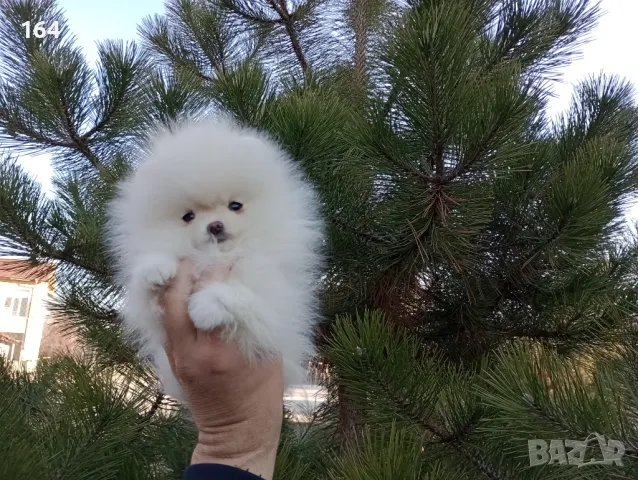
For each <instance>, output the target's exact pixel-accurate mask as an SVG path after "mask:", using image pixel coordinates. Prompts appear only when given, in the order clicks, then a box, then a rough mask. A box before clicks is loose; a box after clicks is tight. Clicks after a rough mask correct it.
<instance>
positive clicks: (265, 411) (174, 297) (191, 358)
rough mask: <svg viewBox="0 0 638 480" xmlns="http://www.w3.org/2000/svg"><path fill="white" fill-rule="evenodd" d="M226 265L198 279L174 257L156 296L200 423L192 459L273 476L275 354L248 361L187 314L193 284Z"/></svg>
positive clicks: (279, 404)
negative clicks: (172, 272) (173, 271)
mask: <svg viewBox="0 0 638 480" xmlns="http://www.w3.org/2000/svg"><path fill="white" fill-rule="evenodd" d="M228 271H229V268H225V269H224V268H222V269H220V268H218V269H216V270H213V271H209V272H206V274H205V275H204V276H203V277H201V278H199V279H196V278H195V275H194V269H193V267H192V265H191V264H190V263H189V262H187V261H183V262H182V263H181V264H180V266H179V269H178V272H177V275H176V277H175V278H174V279H173V280H172V281H171V282H170V283H169V285H168V286H167V287H166V288H165V289H164V291H163V292H162V296H161V304H162V307H163V311H164V326H165V328H166V333H167V343H166V346H165V349H166V354H167V356H168V358H169V361H170V364H171V368H172V370H173V373H174V375H175V377H176V378H177V380H178V381H179V383H180V384H181V386H182V390H183V391H184V393H185V395H186V398H187V404H188V407H189V409H190V411H191V414H192V416H193V420H194V422H195V425H196V426H197V429H198V431H199V435H198V441H197V445H196V447H195V450H194V452H193V456H192V459H191V463H221V464H225V465H231V466H235V467H239V468H242V469H244V470H248V471H250V472H251V473H254V474H256V475H261V476H262V477H263V478H265V479H271V478H272V475H273V471H274V466H275V457H276V453H277V446H278V444H279V435H280V431H281V423H282V417H283V390H284V382H283V369H282V363H281V361H280V359H264V360H263V361H261V362H260V363H258V364H255V365H249V364H248V363H247V362H246V361H245V359H244V357H243V356H242V355H241V353H240V352H239V349H238V348H237V346H236V345H232V344H228V343H226V342H225V341H224V340H222V339H221V338H220V336H219V333H218V332H215V331H213V332H206V331H202V330H197V329H196V328H195V327H194V325H193V322H192V320H191V319H190V317H189V316H188V297H189V296H190V294H191V292H193V291H195V290H197V288H198V287H199V285H201V283H203V282H210V281H219V280H223V279H224V278H225V277H226V276H227V275H228Z"/></svg>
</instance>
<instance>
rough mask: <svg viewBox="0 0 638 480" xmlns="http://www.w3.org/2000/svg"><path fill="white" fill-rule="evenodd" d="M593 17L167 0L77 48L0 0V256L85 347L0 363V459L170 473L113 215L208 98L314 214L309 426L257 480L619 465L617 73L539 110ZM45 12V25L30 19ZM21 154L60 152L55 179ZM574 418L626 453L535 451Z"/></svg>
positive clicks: (627, 166)
mask: <svg viewBox="0 0 638 480" xmlns="http://www.w3.org/2000/svg"><path fill="white" fill-rule="evenodd" d="M599 14H600V8H599V5H598V2H596V1H589V0H418V1H417V0H414V1H413V0H410V1H399V0H394V1H392V0H375V1H361V0H295V1H292V2H279V1H274V0H256V1H244V0H206V1H195V0H170V1H168V2H167V5H166V13H165V14H164V15H158V16H155V17H152V18H147V19H145V20H144V21H143V22H142V24H141V25H140V28H139V33H140V36H141V40H140V41H139V42H135V43H129V44H123V43H121V42H110V41H109V42H104V43H102V44H100V46H99V55H98V62H97V65H96V66H95V68H92V67H91V66H89V65H88V64H87V63H86V61H85V59H84V56H83V53H82V52H81V50H80V49H79V47H78V46H77V45H76V43H75V40H74V38H73V36H72V34H71V32H69V30H68V28H67V26H66V24H65V21H64V17H63V15H62V13H61V11H60V10H59V8H58V7H57V5H56V3H55V2H54V1H51V0H6V1H3V2H0V148H2V149H3V151H2V159H1V160H0V255H2V256H6V255H19V256H23V257H26V258H28V259H29V260H30V261H31V262H32V263H33V264H38V263H40V262H43V261H46V260H48V261H54V262H55V263H56V264H57V266H58V270H57V289H56V295H55V297H54V298H53V299H52V302H51V306H52V311H53V312H54V314H55V316H56V318H57V319H58V321H59V322H61V324H62V325H63V327H64V328H65V329H67V330H69V331H73V332H74V333H76V334H77V335H78V336H79V337H80V339H81V340H82V341H83V342H84V343H85V344H86V345H87V346H88V347H89V351H90V352H91V354H92V357H91V359H90V361H83V362H80V361H72V360H69V359H61V360H59V361H56V362H53V363H52V364H51V365H48V364H47V365H41V366H40V367H39V369H38V371H37V372H36V373H35V374H14V373H11V372H9V370H8V368H7V367H3V368H4V370H3V372H5V373H3V374H2V375H3V376H2V377H1V378H2V380H1V381H2V382H3V384H2V385H3V392H4V391H5V390H6V392H7V394H6V396H5V397H3V399H2V400H1V401H0V425H2V427H1V428H0V477H2V478H5V477H6V478H51V475H50V474H49V473H45V472H51V471H53V472H58V473H57V474H55V473H54V477H53V478H70V479H72V478H127V479H128V478H178V477H179V475H180V472H181V469H182V468H183V465H184V462H185V461H187V458H186V457H185V455H186V454H187V451H188V448H189V446H190V443H189V442H191V440H192V431H191V430H190V427H189V424H188V421H187V420H185V418H184V417H183V416H182V415H181V414H176V413H175V412H173V410H172V406H171V405H166V404H165V403H164V399H163V397H162V396H161V395H160V396H157V392H156V385H157V381H156V379H155V378H154V376H153V374H152V372H151V371H150V370H149V368H148V365H146V363H145V361H144V360H143V359H139V358H137V357H136V354H135V351H134V349H133V347H132V346H131V345H129V344H128V343H127V342H126V339H125V338H124V337H123V334H122V330H121V325H120V320H119V318H118V307H119V301H120V292H119V290H118V288H117V287H115V286H114V285H113V283H112V278H111V271H110V262H109V260H108V258H107V257H106V256H105V253H104V248H103V238H102V236H103V232H104V209H105V205H106V203H107V201H108V200H109V198H111V195H112V193H113V188H114V185H115V183H116V182H117V180H118V179H120V178H122V176H123V175H124V174H125V173H126V172H128V171H130V169H132V168H134V167H135V165H136V163H137V161H138V159H139V158H140V156H142V155H144V151H145V139H146V136H147V134H148V133H149V132H151V131H153V130H154V129H155V128H158V127H161V126H168V127H169V128H170V127H171V126H172V125H173V124H174V123H177V122H180V121H182V120H184V119H186V118H193V117H194V118H197V117H201V116H206V115H227V116H230V117H232V118H234V119H235V120H236V121H237V122H238V123H240V124H243V125H249V126H252V127H255V128H258V129H260V130H263V131H264V132H266V133H267V134H269V135H271V136H272V137H273V138H274V139H275V140H276V141H278V142H279V143H280V144H281V145H282V147H283V148H284V149H285V150H286V151H287V153H288V154H289V155H290V156H291V158H293V159H294V160H295V161H297V162H299V163H300V165H301V166H302V167H303V170H304V172H305V174H306V175H307V177H308V178H309V179H310V180H311V181H312V182H313V184H314V185H315V186H316V188H317V190H318V192H319V193H320V195H321V201H322V207H323V212H324V215H325V219H326V230H327V232H326V233H327V235H326V240H325V243H326V253H327V255H326V259H327V262H326V274H325V276H324V280H323V285H322V287H323V289H324V294H323V297H322V299H323V313H324V318H325V319H326V321H325V322H324V324H323V325H321V328H320V329H319V332H318V334H317V342H318V344H319V347H320V351H321V358H320V359H319V360H320V361H319V364H320V365H321V366H322V367H323V371H324V373H326V378H325V384H326V387H327V389H328V391H329V393H330V396H329V399H328V401H327V403H326V404H325V405H324V406H323V407H322V408H321V410H320V411H319V412H318V413H317V414H316V415H315V417H313V418H314V420H313V422H312V423H311V425H309V426H299V425H296V426H295V425H294V424H288V423H287V424H286V425H285V427H284V431H283V434H282V443H281V448H280V452H279V456H278V464H277V472H276V478H280V479H301V478H316V479H326V480H327V479H337V478H344V479H352V480H355V479H363V478H366V479H367V478H370V479H377V478H378V479H381V478H384V479H385V478H401V479H403V478H405V479H409V478H450V479H454V478H491V479H501V478H507V479H518V478H521V479H528V478H529V479H540V478H578V479H584V478H597V479H598V478H631V477H632V476H636V475H637V472H636V469H637V468H638V467H637V466H636V459H635V452H636V449H637V448H638V445H636V440H635V439H636V433H637V432H636V427H635V425H636V418H635V416H636V411H637V409H636V407H637V404H636V394H635V392H636V391H637V389H636V387H637V386H638V385H637V382H638V380H637V377H636V371H637V369H636V366H638V361H637V358H638V355H637V354H636V346H637V342H636V340H637V338H636V324H635V319H636V316H637V315H638V284H637V279H638V275H637V274H638V239H637V238H636V235H635V229H634V230H631V229H629V228H628V226H627V225H626V221H625V219H624V217H623V215H624V212H625V211H626V209H627V207H628V206H629V205H630V204H631V202H632V201H633V198H634V195H635V192H636V188H637V186H638V176H637V172H636V165H637V153H638V152H637V150H636V146H637V145H638V142H637V140H638V138H637V133H638V110H637V108H636V104H635V91H634V89H633V87H632V85H630V84H629V83H628V82H626V81H624V80H623V79H620V78H617V77H614V76H611V75H599V76H595V77H589V78H586V79H584V80H583V81H582V82H581V83H580V84H579V85H577V86H576V88H575V92H574V95H573V99H572V102H571V105H570V107H569V108H568V109H567V111H565V112H564V113H563V114H562V115H560V116H559V117H558V118H555V119H553V118H549V117H548V113H547V105H548V100H549V98H550V94H551V86H552V82H553V81H555V80H556V79H557V78H558V77H559V67H563V66H565V65H567V64H568V63H569V62H571V61H572V60H573V59H574V58H575V57H576V56H577V55H578V54H579V48H580V46H581V45H582V43H583V41H585V40H586V38H587V36H588V35H589V33H590V32H591V29H592V27H593V26H594V25H595V22H596V20H597V18H598V17H599ZM36 18H37V19H40V18H46V19H47V20H48V21H54V20H55V21H58V22H59V24H60V29H61V32H62V34H61V36H60V38H59V39H53V38H52V37H45V38H44V39H35V38H30V39H26V38H25V36H24V35H23V34H22V27H21V26H20V25H21V24H22V23H23V22H25V21H27V20H33V19H36ZM25 152H26V153H29V152H47V153H50V154H51V156H52V159H53V165H54V169H55V178H54V188H53V191H52V192H50V193H48V194H44V193H43V192H42V190H41V188H40V186H39V185H38V184H37V182H36V181H35V180H34V179H33V178H31V177H30V176H29V175H28V174H27V173H26V172H25V171H24V170H23V169H22V168H21V167H20V166H19V163H18V162H17V161H16V158H17V155H19V154H21V153H25ZM361 312H365V313H361ZM113 372H118V374H119V375H122V376H123V377H121V378H126V379H130V380H131V381H132V382H133V383H132V385H134V386H135V393H134V394H130V395H123V394H122V393H121V392H120V390H118V388H119V387H117V386H116V385H115V384H114V383H113V381H112V379H113V377H112V376H111V374H112V373H113ZM109 379H110V380H109ZM5 387H6V389H5ZM155 399H157V400H158V403H157V404H156V405H157V408H156V409H154V410H153V412H154V413H153V414H152V415H148V416H146V414H147V413H148V411H149V410H148V408H149V407H148V405H149V402H150V403H151V404H152V403H153V402H154V401H155ZM87 412H93V413H91V414H90V415H89V414H88V413H87ZM94 413H95V415H94ZM76 429H77V432H78V435H76V436H73V435H71V433H72V432H74V431H75V430H76ZM15 431H19V432H23V433H21V434H20V435H17V436H16V435H15V434H14V432H15ZM96 431H99V432H103V434H102V433H101V434H100V435H97V436H94V441H92V442H91V441H88V440H87V439H88V438H89V437H90V433H91V432H96ZM593 434H600V435H604V436H605V437H606V438H608V439H609V438H611V439H616V440H621V441H623V442H624V443H625V446H626V447H627V452H626V455H625V467H622V468H621V467H614V466H607V465H604V466H588V467H587V468H584V469H583V468H577V467H575V466H567V465H561V466H560V467H558V466H556V467H553V466H551V467H550V466H546V467H541V466H537V467H529V457H528V450H527V448H528V446H527V441H528V440H530V439H535V438H536V439H545V440H551V439H573V440H579V441H584V440H585V439H589V440H591V439H593V438H595V437H593V436H592V435H593ZM594 444H595V442H594V443H592V445H594ZM88 453H91V455H89V454H88ZM25 458H28V459H29V461H24V459H25ZM20 459H22V460H20ZM55 475H57V477H55Z"/></svg>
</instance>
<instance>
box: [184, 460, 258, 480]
mask: <svg viewBox="0 0 638 480" xmlns="http://www.w3.org/2000/svg"><path fill="white" fill-rule="evenodd" d="M261 478H262V477H258V476H257V475H254V474H252V473H250V472H247V471H245V470H240V469H239V468H235V467H229V466H228V465H220V464H217V463H196V464H194V465H190V466H189V467H188V468H187V469H186V472H185V474H184V480H259V479H261Z"/></svg>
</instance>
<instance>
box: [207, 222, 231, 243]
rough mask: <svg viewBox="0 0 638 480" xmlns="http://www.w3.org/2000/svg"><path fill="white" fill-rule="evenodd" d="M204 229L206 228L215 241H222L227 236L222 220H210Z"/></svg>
mask: <svg viewBox="0 0 638 480" xmlns="http://www.w3.org/2000/svg"><path fill="white" fill-rule="evenodd" d="M206 230H208V233H209V234H210V235H211V236H212V237H214V238H215V240H217V242H223V241H224V240H226V238H228V236H227V235H226V231H225V230H224V224H223V223H222V222H219V221H215V222H211V223H209V224H208V227H206Z"/></svg>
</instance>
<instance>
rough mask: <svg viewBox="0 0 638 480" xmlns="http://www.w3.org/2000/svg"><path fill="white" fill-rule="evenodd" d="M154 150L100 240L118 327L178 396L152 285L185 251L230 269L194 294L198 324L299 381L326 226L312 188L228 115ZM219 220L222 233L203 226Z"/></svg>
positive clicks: (123, 189) (267, 143)
mask: <svg viewBox="0 0 638 480" xmlns="http://www.w3.org/2000/svg"><path fill="white" fill-rule="evenodd" d="M150 146H151V148H150V154H149V155H148V157H147V158H146V160H145V161H143V162H142V163H141V164H140V165H139V167H138V169H137V170H136V171H135V173H134V174H133V175H131V177H130V178H128V179H127V180H126V181H124V182H123V183H122V184H121V186H120V190H119V194H118V195H117V197H116V198H115V200H114V201H113V202H112V204H111V209H110V222H109V229H108V231H107V239H109V245H110V249H111V251H112V253H113V257H114V259H115V260H116V262H117V264H116V267H117V268H116V271H117V272H118V276H119V280H120V282H121V283H122V285H123V286H124V287H125V292H126V297H125V302H124V307H123V318H124V323H125V325H126V327H127V328H128V330H129V331H130V332H131V333H132V334H133V335H134V337H135V339H136V340H137V341H138V343H139V345H140V346H141V349H142V351H143V353H144V354H147V355H150V356H151V357H152V359H153V360H154V363H155V365H156V367H157V369H158V373H159V376H160V378H162V380H163V382H164V387H165V390H166V391H167V393H169V394H170V395H173V396H175V397H178V398H181V397H182V394H181V392H180V389H179V385H178V383H177V382H176V380H175V378H174V377H173V375H172V373H171V370H170V366H169V364H168V360H167V358H166V355H165V353H164V350H163V348H162V345H163V344H164V341H165V332H164V329H163V327H162V325H161V318H160V317H161V309H160V307H159V304H158V294H159V288H158V286H161V285H164V284H165V283H166V282H167V281H169V280H170V279H171V278H172V277H173V276H174V275H175V273H176V269H177V265H178V262H179V260H180V259H182V258H192V259H194V260H195V263H196V265H198V267H199V268H200V269H204V268H207V267H211V266H215V265H218V266H222V267H223V266H230V267H231V269H230V274H229V276H228V279H227V280H225V281H221V282H214V283H210V284H207V285H206V286H204V288H203V289H201V290H199V291H197V292H195V293H193V294H192V295H191V297H190V299H189V304H188V307H189V313H190V316H191V318H192V320H193V322H194V324H195V326H196V327H197V328H199V329H204V330H211V329H214V328H216V327H222V331H223V334H224V335H225V336H226V337H227V338H228V340H231V341H235V342H237V343H238V344H239V346H240V347H241V350H242V352H243V353H244V354H245V355H246V357H247V358H248V359H250V360H254V359H256V358H258V357H259V356H260V355H262V354H268V353H274V352H279V353H281V355H282V357H283V362H284V371H285V377H286V383H287V385H290V384H293V383H297V382H300V381H302V380H303V378H304V372H305V370H304V367H303V365H304V362H307V360H308V359H309V358H310V357H311V356H312V354H313V348H312V342H311V339H310V334H311V330H312V328H313V326H314V323H315V320H316V308H315V306H316V296H315V292H314V290H315V288H316V284H317V280H318V270H319V267H320V254H319V249H320V244H321V234H322V231H323V228H322V225H321V222H320V219H319V214H318V208H317V205H318V203H317V200H316V196H315V194H314V192H313V190H312V188H311V187H310V186H309V185H308V184H307V183H306V182H305V181H304V180H303V179H302V175H301V173H300V172H299V171H298V169H297V168H296V166H295V165H294V164H293V163H292V162H291V160H290V159H289V158H288V157H287V156H286V155H285V154H284V152H283V151H282V150H281V149H280V148H279V147H278V146H277V145H276V144H275V143H273V142H272V141H271V140H269V139H268V138H266V137H265V136H263V135H261V134H259V133H258V132H256V131H253V130H249V129H243V128H239V127H237V126H234V125H232V124H230V123H228V122H226V121H220V120H218V121H215V122H203V123H190V124H186V125H184V126H182V127H178V128H177V130H176V131H175V132H173V133H163V134H160V135H158V136H157V138H155V139H154V140H153V141H152V142H151V144H150ZM233 202H239V204H241V208H240V209H239V210H234V209H236V208H237V204H236V203H235V204H233V205H232V206H231V203H233ZM231 207H232V208H231ZM189 212H192V213H193V214H194V215H188V216H186V217H185V215H186V214H187V213H189ZM193 217H194V218H193ZM214 222H222V224H223V232H222V234H221V235H214V234H212V233H210V229H211V227H210V226H211V224H213V223H214Z"/></svg>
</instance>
